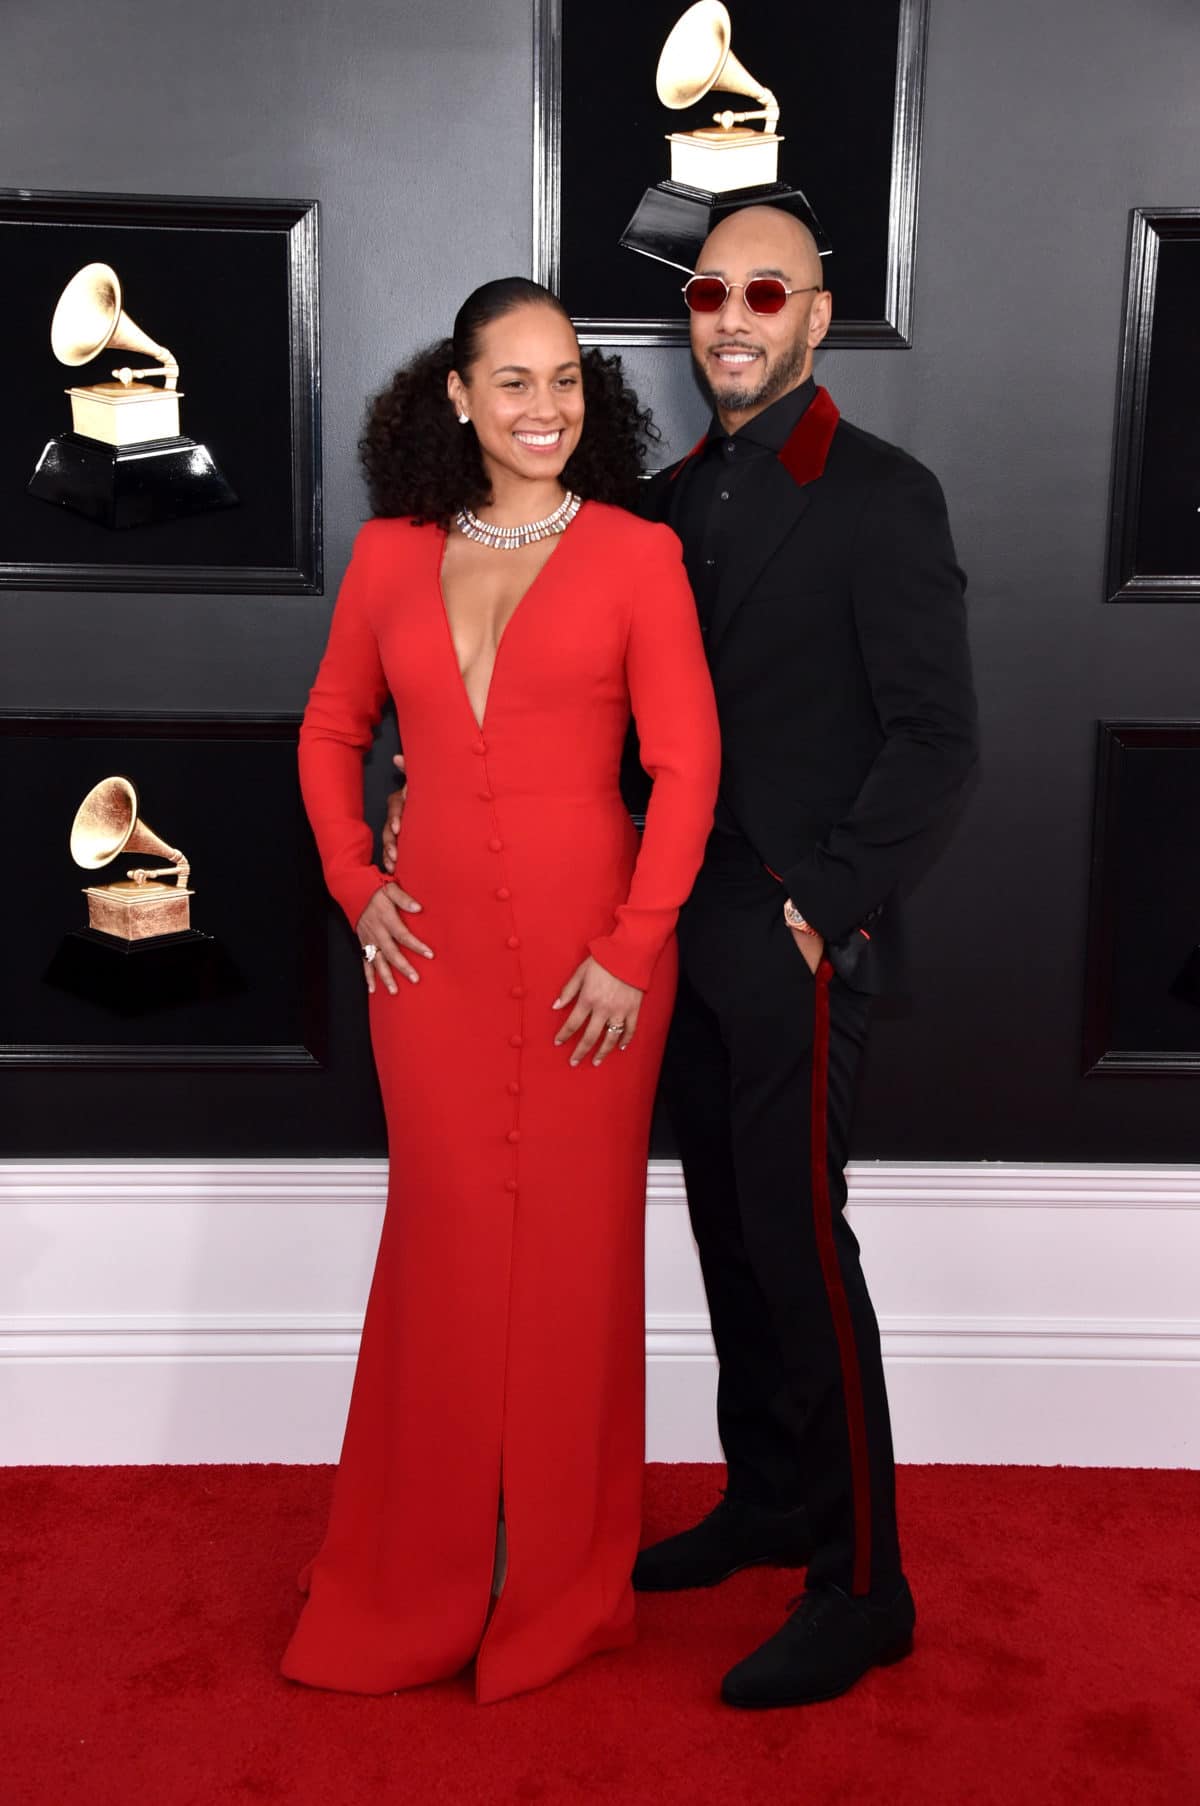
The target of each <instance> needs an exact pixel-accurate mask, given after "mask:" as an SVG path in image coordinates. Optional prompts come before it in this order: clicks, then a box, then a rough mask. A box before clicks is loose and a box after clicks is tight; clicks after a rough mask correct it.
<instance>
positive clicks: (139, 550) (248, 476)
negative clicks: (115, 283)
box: [0, 224, 292, 565]
mask: <svg viewBox="0 0 1200 1806" xmlns="http://www.w3.org/2000/svg"><path fill="white" fill-rule="evenodd" d="M88 263H107V264H110V265H112V267H113V268H114V269H115V270H116V272H117V275H118V276H119V277H120V280H121V283H122V286H123V289H124V306H125V309H126V311H127V312H128V313H129V314H130V315H131V317H132V318H133V320H134V321H135V322H136V323H137V325H139V326H140V327H141V328H142V329H143V331H145V332H147V333H148V334H149V335H150V337H151V338H152V339H157V340H158V341H159V342H160V343H161V344H165V345H167V346H169V347H170V349H171V350H172V351H173V352H174V353H175V356H176V357H177V358H178V360H179V364H180V372H181V374H180V378H179V388H180V391H181V393H182V395H183V400H182V402H181V404H180V415H181V425H182V430H183V432H184V433H186V434H188V435H190V437H191V438H193V439H197V440H199V441H200V443H201V444H204V445H207V447H208V449H209V451H210V452H211V453H212V456H213V457H214V459H215V460H216V463H217V466H218V468H219V469H220V470H221V472H222V474H223V475H224V476H225V477H226V478H227V480H228V481H229V482H230V483H231V484H232V486H233V489H234V491H235V493H236V494H237V497H238V506H237V507H236V508H230V509H228V510H226V511H223V512H222V513H221V514H220V515H203V516H200V517H199V518H196V519H192V520H176V521H170V522H168V523H166V524H162V525H157V526H147V527H138V528H134V529H131V530H129V531H126V532H122V533H119V534H113V533H111V532H110V531H109V529H108V528H106V527H102V526H98V525H97V524H96V523H95V522H94V521H90V520H85V519H84V518H83V517H82V516H81V515H77V514H72V513H69V512H67V511H66V510H65V509H60V508H54V507H51V506H50V505H49V504H47V503H46V502H42V501H37V500H35V499H34V498H33V497H32V496H28V495H26V494H25V486H26V484H27V483H28V482H29V479H30V477H31V476H32V475H33V467H34V465H35V464H36V463H37V460H38V458H39V456H40V455H41V451H42V447H43V446H44V445H45V443H46V440H47V439H49V438H50V437H51V435H52V434H58V433H66V432H69V431H70V430H71V404H70V400H69V398H68V397H67V396H66V395H65V394H64V393H63V391H64V389H66V388H67V387H68V386H69V385H72V384H88V383H97V382H108V381H110V380H111V375H112V371H113V369H114V368H115V367H116V366H118V365H121V364H132V365H134V366H137V367H140V366H142V365H147V367H150V366H152V364H153V359H150V360H147V358H146V357H145V356H143V355H142V354H140V353H138V352H136V351H135V352H130V351H122V352H120V353H118V352H116V351H108V352H104V353H102V354H101V355H100V356H99V357H98V358H94V359H93V360H92V361H91V362H90V363H88V364H84V365H82V366H81V367H79V368H77V369H66V368H64V367H63V365H62V364H60V363H59V362H58V360H57V358H56V357H55V356H54V353H53V351H52V350H51V349H50V318H51V315H52V314H53V312H54V308H55V303H56V302H57V300H58V297H59V295H60V294H61V293H62V290H63V288H64V287H65V286H66V284H67V282H68V281H69V280H70V278H71V277H72V276H73V275H74V274H75V272H76V271H77V270H80V269H82V268H83V266H84V265H85V264H88ZM0 268H2V269H3V270H4V272H5V281H4V284H3V286H0V343H2V344H4V345H5V346H7V347H8V348H9V351H10V353H11V361H10V363H9V365H8V369H7V372H6V377H5V390H6V402H7V407H6V413H7V417H8V423H9V424H8V426H7V428H6V430H5V431H4V432H3V433H0V536H2V537H0V547H2V548H3V557H4V559H5V560H6V561H7V560H12V561H13V562H26V561H28V562H30V563H35V562H41V561H43V560H45V561H59V560H61V561H63V562H66V563H76V562H78V563H81V564H83V563H88V562H90V561H92V560H94V559H102V560H103V561H104V562H106V563H107V562H109V561H110V560H112V559H119V560H128V562H129V563H131V564H266V565H286V564H288V563H290V562H291V550H292V491H291V477H292V472H291V458H290V439H289V407H290V403H289V362H290V341H289V337H288V330H287V320H288V287H287V245H286V242H285V240H284V237H283V235H282V233H277V234H275V235H273V236H271V237H268V236H267V235H266V234H265V233H264V234H263V235H261V236H258V235H255V234H253V233H247V232H242V233H236V234H232V233H225V232H205V231H200V230H193V231H186V232H184V231H179V232H172V231H164V230H161V229H157V228H148V227H147V228H141V229H139V228H137V227H129V226H122V227H116V226H92V225H87V226H61V225H53V226H51V225H12V224H8V225H4V226H0ZM18 423H19V427H20V430H15V429H16V427H17V424H18Z"/></svg>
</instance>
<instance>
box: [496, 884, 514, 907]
mask: <svg viewBox="0 0 1200 1806" xmlns="http://www.w3.org/2000/svg"><path fill="white" fill-rule="evenodd" d="M496 895H497V897H498V898H499V900H500V902H501V903H507V902H508V899H509V898H510V897H511V896H512V892H511V891H510V890H509V888H508V886H507V884H502V885H501V886H500V889H499V890H498V891H497V892H496Z"/></svg>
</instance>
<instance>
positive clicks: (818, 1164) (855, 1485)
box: [812, 959, 871, 1595]
mask: <svg viewBox="0 0 1200 1806" xmlns="http://www.w3.org/2000/svg"><path fill="white" fill-rule="evenodd" d="M816 977H817V1000H816V1025H815V1028H814V1031H813V1073H812V1196H813V1221H814V1224H815V1227H816V1235H817V1253H818V1255H819V1257H820V1261H821V1277H822V1278H823V1279H824V1281H825V1291H826V1295H827V1296H828V1299H829V1309H830V1312H831V1314H832V1316H833V1327H834V1330H835V1332H836V1334H837V1345H838V1359H839V1361H840V1363H841V1368H842V1391H843V1394H844V1396H845V1400H846V1423H847V1428H848V1430H849V1433H850V1485H851V1490H852V1492H853V1495H854V1578H853V1581H852V1583H851V1591H852V1592H853V1593H854V1594H856V1595H861V1594H863V1593H868V1592H870V1590H871V1476H870V1468H869V1465H868V1461H867V1420H866V1415H865V1413H864V1411H863V1395H862V1376H861V1374H860V1372H859V1366H858V1344H857V1343H856V1342H855V1340H854V1323H853V1321H852V1319H851V1316H850V1302H849V1300H848V1299H847V1297H846V1287H845V1285H844V1283H843V1281H842V1269H841V1267H840V1265H839V1264H838V1257H837V1247H836V1245H835V1243H834V1239H833V1202H832V1199H831V1198H830V1196H829V1136H828V1117H829V983H830V980H831V979H832V977H833V967H832V966H831V965H830V963H829V961H828V960H827V959H822V961H821V963H820V965H819V966H818V967H817V974H816Z"/></svg>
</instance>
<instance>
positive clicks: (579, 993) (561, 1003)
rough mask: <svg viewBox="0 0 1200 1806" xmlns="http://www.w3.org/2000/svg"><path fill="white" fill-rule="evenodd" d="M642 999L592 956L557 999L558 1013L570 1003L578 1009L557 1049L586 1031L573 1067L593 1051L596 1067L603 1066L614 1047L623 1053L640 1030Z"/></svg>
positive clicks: (556, 1040)
mask: <svg viewBox="0 0 1200 1806" xmlns="http://www.w3.org/2000/svg"><path fill="white" fill-rule="evenodd" d="M643 995H644V993H643V992H641V991H639V990H637V989H635V987H634V986H633V985H627V984H624V983H623V982H622V980H621V979H619V978H614V977H613V974H612V973H611V972H606V971H605V970H604V967H603V966H601V965H598V964H597V963H596V961H595V960H594V959H592V958H591V957H590V955H589V957H588V958H587V959H585V960H584V962H583V964H582V965H581V966H577V967H576V968H575V970H574V972H572V974H571V976H570V978H569V979H568V980H567V982H566V984H565V985H564V986H563V988H562V990H561V991H560V992H559V994H558V996H557V997H556V998H555V999H554V1004H553V1006H552V1007H553V1008H554V1009H556V1010H565V1009H566V1007H567V1005H568V1004H569V1003H573V1004H574V1006H575V1007H574V1009H573V1010H572V1011H571V1014H570V1015H569V1016H568V1017H567V1019H566V1021H565V1022H564V1023H563V1025H562V1027H561V1028H560V1029H559V1031H558V1033H557V1034H556V1035H555V1037H554V1045H555V1047H561V1046H562V1045H563V1043H564V1042H565V1041H571V1040H574V1038H575V1036H576V1035H578V1034H579V1031H580V1029H583V1034H582V1035H580V1037H579V1042H578V1045H577V1046H576V1048H575V1051H574V1052H573V1053H572V1055H571V1065H572V1066H579V1065H581V1064H582V1063H583V1061H584V1060H586V1058H587V1056H588V1055H589V1054H590V1053H591V1052H592V1049H593V1048H596V1052H595V1054H594V1055H593V1058H592V1065H593V1066H601V1065H603V1063H604V1061H605V1060H606V1059H607V1058H608V1056H609V1054H610V1053H611V1052H612V1050H613V1048H614V1047H619V1048H620V1049H621V1052H622V1053H624V1052H625V1049H626V1048H627V1047H628V1046H629V1043H630V1042H631V1041H632V1040H633V1036H634V1031H635V1029H636V1028H637V1020H638V1011H639V1010H640V1009H641V1007H642V997H643ZM585 1025H586V1026H585ZM597 1042H598V1043H599V1046H598V1047H597Z"/></svg>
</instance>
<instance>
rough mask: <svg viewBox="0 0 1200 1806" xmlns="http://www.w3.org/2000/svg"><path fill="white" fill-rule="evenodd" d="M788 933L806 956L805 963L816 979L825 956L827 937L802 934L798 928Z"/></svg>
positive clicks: (790, 929) (791, 929)
mask: <svg viewBox="0 0 1200 1806" xmlns="http://www.w3.org/2000/svg"><path fill="white" fill-rule="evenodd" d="M788 933H789V934H790V935H791V937H792V939H793V940H794V941H795V943H796V945H797V947H799V949H800V951H801V953H802V954H803V955H804V963H805V964H806V965H807V967H808V969H809V971H810V972H811V973H812V975H813V977H814V978H815V977H816V975H817V967H818V966H819V965H820V963H821V960H822V959H823V957H824V954H825V936H824V935H823V934H801V932H800V930H799V929H798V928H789V929H788Z"/></svg>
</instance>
